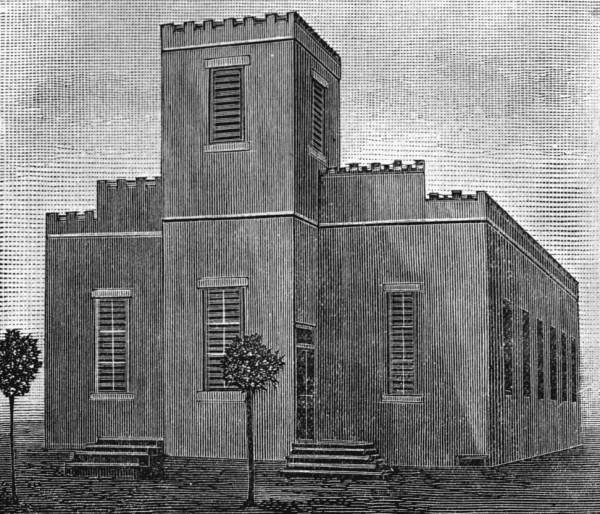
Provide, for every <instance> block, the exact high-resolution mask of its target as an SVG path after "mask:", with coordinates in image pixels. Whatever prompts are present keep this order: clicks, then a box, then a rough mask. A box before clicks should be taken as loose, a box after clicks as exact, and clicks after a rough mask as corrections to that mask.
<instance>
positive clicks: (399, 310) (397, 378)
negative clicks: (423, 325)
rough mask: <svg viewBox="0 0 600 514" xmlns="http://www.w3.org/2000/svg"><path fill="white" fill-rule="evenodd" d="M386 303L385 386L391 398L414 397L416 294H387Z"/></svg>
mask: <svg viewBox="0 0 600 514" xmlns="http://www.w3.org/2000/svg"><path fill="white" fill-rule="evenodd" d="M387 303H388V381H387V382H388V384H387V392H388V394H392V395H403V394H414V393H415V381H416V353H417V292H416V291H390V292H388V293H387Z"/></svg>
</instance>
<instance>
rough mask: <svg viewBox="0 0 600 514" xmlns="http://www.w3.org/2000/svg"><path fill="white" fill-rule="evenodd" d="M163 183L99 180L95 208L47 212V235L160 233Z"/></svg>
mask: <svg viewBox="0 0 600 514" xmlns="http://www.w3.org/2000/svg"><path fill="white" fill-rule="evenodd" d="M161 220H162V180H161V178H160V177H157V178H155V179H146V178H136V179H135V180H125V179H118V180H99V181H98V182H97V209H96V211H85V212H84V213H78V212H67V213H66V214H58V213H48V214H47V215H46V233H47V234H49V235H50V234H88V233H103V232H147V231H159V230H161Z"/></svg>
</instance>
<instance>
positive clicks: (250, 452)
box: [244, 391, 254, 507]
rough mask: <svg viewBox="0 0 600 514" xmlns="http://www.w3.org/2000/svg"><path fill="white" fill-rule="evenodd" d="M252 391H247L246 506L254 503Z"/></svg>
mask: <svg viewBox="0 0 600 514" xmlns="http://www.w3.org/2000/svg"><path fill="white" fill-rule="evenodd" d="M252 396H253V393H252V391H246V439H247V443H248V499H247V500H246V503H245V504H244V505H245V506H246V507H252V506H253V505H254V427H253V423H252Z"/></svg>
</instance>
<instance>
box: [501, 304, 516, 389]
mask: <svg viewBox="0 0 600 514" xmlns="http://www.w3.org/2000/svg"><path fill="white" fill-rule="evenodd" d="M502 352H503V357H504V394H507V395H510V394H512V392H513V313H512V307H511V305H510V302H509V301H508V300H504V301H503V303H502Z"/></svg>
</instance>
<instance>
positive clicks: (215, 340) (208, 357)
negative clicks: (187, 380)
mask: <svg viewBox="0 0 600 514" xmlns="http://www.w3.org/2000/svg"><path fill="white" fill-rule="evenodd" d="M243 319H244V313H243V289H242V288H240V287H227V288H219V289H206V290H205V291H204V345H205V365H204V370H205V381H204V384H205V388H206V390H208V391H211V390H223V389H231V388H230V387H228V386H227V385H226V384H225V380H224V379H223V367H222V359H223V356H224V355H225V349H226V348H227V347H228V346H229V345H230V344H231V342H232V341H233V339H234V337H235V336H240V335H241V334H242V333H243Z"/></svg>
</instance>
